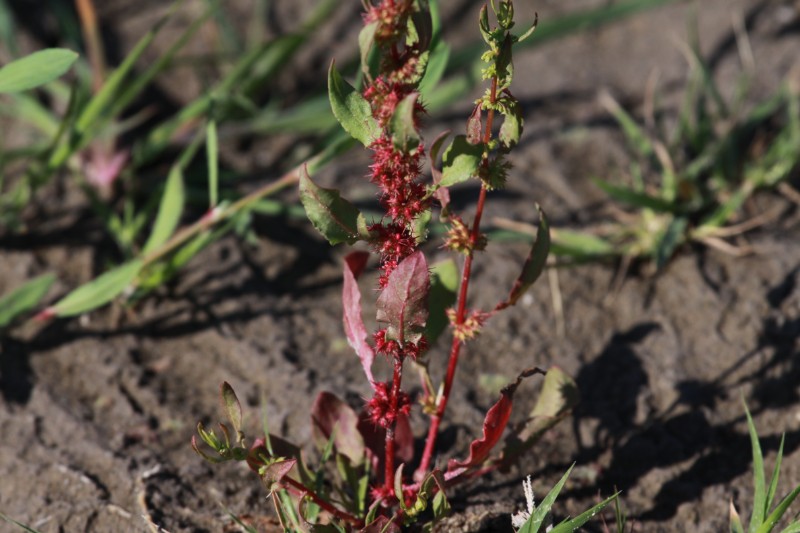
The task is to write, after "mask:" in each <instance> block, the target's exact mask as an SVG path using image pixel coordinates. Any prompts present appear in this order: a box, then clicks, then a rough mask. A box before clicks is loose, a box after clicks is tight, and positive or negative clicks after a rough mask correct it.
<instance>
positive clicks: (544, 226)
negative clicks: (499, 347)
mask: <svg viewBox="0 0 800 533" xmlns="http://www.w3.org/2000/svg"><path fill="white" fill-rule="evenodd" d="M536 210H537V211H538V212H539V228H538V230H537V231H536V241H535V242H534V243H533V247H532V248H531V252H530V254H528V258H527V259H526V260H525V264H524V265H523V267H522V273H521V274H520V275H519V277H518V278H517V281H516V282H514V286H513V287H512V288H511V293H510V294H509V296H508V301H507V302H505V303H504V304H501V305H500V307H506V306H508V305H514V304H516V303H517V300H519V298H520V297H521V296H522V295H523V294H525V291H527V290H528V289H529V288H530V286H531V285H533V283H534V282H535V281H536V280H537V279H538V278H539V276H540V275H541V274H542V271H544V266H545V264H546V263H547V255H548V254H549V253H550V224H549V223H548V222H547V217H546V216H545V214H544V211H542V208H541V207H539V204H536Z"/></svg>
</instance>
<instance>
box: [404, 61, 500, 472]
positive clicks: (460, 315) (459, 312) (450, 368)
mask: <svg viewBox="0 0 800 533" xmlns="http://www.w3.org/2000/svg"><path fill="white" fill-rule="evenodd" d="M496 99H497V77H494V78H492V92H491V95H490V97H489V101H490V102H491V103H494V102H495V101H496ZM492 122H494V109H489V111H488V112H487V114H486V128H485V129H484V132H483V142H484V144H488V143H489V141H491V140H492ZM482 164H483V165H484V166H486V165H488V164H489V161H488V159H484V160H483V162H482ZM485 203H486V187H485V186H482V187H481V192H480V195H479V196H478V206H477V208H476V210H475V220H474V221H473V223H472V232H471V233H470V239H469V240H470V244H471V245H472V246H471V247H470V250H469V252H468V253H467V258H466V260H465V261H464V269H463V270H462V272H461V287H460V289H459V294H458V308H457V309H456V322H455V325H456V326H460V325H461V324H463V323H464V320H465V319H466V315H467V291H468V290H469V280H470V276H471V275H472V259H473V257H474V251H473V250H474V246H475V243H477V242H478V238H479V237H480V226H481V217H482V216H483V206H484V204H485ZM462 344H463V343H462V342H461V340H459V339H458V337H456V336H455V335H453V343H452V345H451V347H450V359H449V360H448V363H447V374H446V376H445V379H444V389H443V390H442V398H441V400H439V404H438V405H437V406H436V413H435V414H433V415H431V425H430V428H429V429H428V437H427V439H426V440H425V450H424V451H423V452H422V460H421V462H420V465H419V468H418V469H417V472H416V475H415V478H420V479H421V478H422V476H424V475H425V473H427V472H428V469H429V467H430V463H431V459H432V458H433V451H434V448H435V446H436V438H437V436H438V435H439V424H441V421H442V417H443V416H444V412H445V409H447V401H448V399H449V398H450V390H451V389H452V388H453V379H454V378H455V375H456V367H457V366H458V356H459V354H460V353H461V345H462Z"/></svg>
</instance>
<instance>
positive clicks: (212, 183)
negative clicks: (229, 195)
mask: <svg viewBox="0 0 800 533" xmlns="http://www.w3.org/2000/svg"><path fill="white" fill-rule="evenodd" d="M218 154H219V145H218V142H217V123H216V121H214V120H211V121H209V123H208V126H207V127H206V159H207V161H208V203H209V208H210V209H214V208H215V207H216V206H217V202H218V201H219V158H218Z"/></svg>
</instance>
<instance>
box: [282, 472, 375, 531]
mask: <svg viewBox="0 0 800 533" xmlns="http://www.w3.org/2000/svg"><path fill="white" fill-rule="evenodd" d="M281 484H282V485H284V487H285V488H286V489H287V490H288V491H290V492H292V493H294V494H295V495H296V496H300V497H307V498H308V499H309V500H311V501H312V502H314V503H315V504H317V505H319V507H320V509H322V510H323V511H326V512H328V513H330V514H332V515H333V516H335V517H336V518H338V519H339V520H343V521H345V522H347V523H349V524H353V525H354V526H355V527H357V528H362V527H364V521H363V520H361V519H360V518H357V517H355V516H353V515H351V514H350V513H348V512H346V511H342V510H341V509H337V508H336V507H334V506H333V505H331V504H330V503H329V502H328V501H326V500H325V499H324V498H321V497H320V496H319V495H318V494H317V493H316V492H314V491H313V490H311V489H309V488H308V487H306V486H305V485H303V484H302V483H300V482H299V481H297V480H294V479H292V478H290V477H288V476H286V477H284V478H283V479H282V480H281Z"/></svg>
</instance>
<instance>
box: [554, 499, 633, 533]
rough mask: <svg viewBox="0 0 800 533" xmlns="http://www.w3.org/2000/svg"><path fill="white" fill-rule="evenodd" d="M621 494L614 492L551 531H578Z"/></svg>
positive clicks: (570, 532)
mask: <svg viewBox="0 0 800 533" xmlns="http://www.w3.org/2000/svg"><path fill="white" fill-rule="evenodd" d="M618 496H619V493H617V494H614V495H613V496H609V497H608V498H606V499H605V500H603V501H602V502H600V503H598V504H597V505H595V506H594V507H592V508H591V509H587V510H586V511H584V512H582V513H581V514H579V515H578V516H576V517H575V518H571V519H569V520H565V521H563V522H561V523H560V524H558V525H557V526H555V527H554V528H553V529H551V530H550V533H573V532H574V531H577V530H578V528H580V527H581V526H583V525H584V524H585V523H586V522H588V521H589V520H591V519H592V518H594V517H595V516H596V515H597V513H599V512H600V511H602V510H603V509H604V508H605V507H606V506H607V505H608V504H609V503H611V502H612V501H614V500H615V499H616V498H617V497H618Z"/></svg>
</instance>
